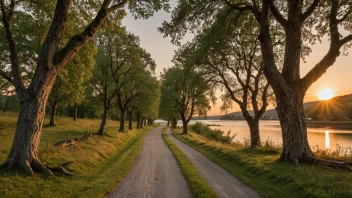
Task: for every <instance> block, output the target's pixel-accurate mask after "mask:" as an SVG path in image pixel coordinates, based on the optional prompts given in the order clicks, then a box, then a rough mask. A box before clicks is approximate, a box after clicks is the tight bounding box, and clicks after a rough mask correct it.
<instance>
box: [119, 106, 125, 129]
mask: <svg viewBox="0 0 352 198" xmlns="http://www.w3.org/2000/svg"><path fill="white" fill-rule="evenodd" d="M125 115H126V110H125V109H121V116H120V129H119V132H124V131H125Z"/></svg>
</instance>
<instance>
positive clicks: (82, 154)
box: [0, 113, 150, 197]
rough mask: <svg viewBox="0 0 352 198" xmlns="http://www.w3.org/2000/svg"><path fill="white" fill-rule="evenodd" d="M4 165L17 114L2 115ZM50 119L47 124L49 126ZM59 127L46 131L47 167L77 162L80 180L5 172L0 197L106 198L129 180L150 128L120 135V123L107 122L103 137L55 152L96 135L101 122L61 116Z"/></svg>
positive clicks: (1, 158) (1, 173) (0, 154)
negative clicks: (69, 142) (61, 142)
mask: <svg viewBox="0 0 352 198" xmlns="http://www.w3.org/2000/svg"><path fill="white" fill-rule="evenodd" d="M0 118H1V119H0V140H1V146H0V162H3V161H4V160H5V159H6V157H7V155H8V153H9V150H10V148H11V144H12V140H13V136H14V131H15V126H16V119H17V114H13V113H0ZM48 122H49V120H48V119H46V120H45V123H46V124H47V123H48ZM56 123H57V126H56V127H48V126H45V127H44V128H43V133H42V138H41V144H40V153H39V156H40V158H41V160H42V161H43V162H44V163H46V164H48V165H59V164H62V163H64V162H67V161H71V160H72V161H74V163H73V164H71V165H70V166H69V169H70V170H73V171H74V173H75V175H74V176H73V177H71V178H68V177H56V176H50V177H45V176H41V175H35V176H33V177H27V176H25V175H22V174H21V173H18V172H15V171H12V172H8V171H0V197H78V196H79V197H104V195H106V194H107V193H108V192H110V191H112V190H113V189H114V188H115V187H116V186H117V184H118V183H119V182H120V181H121V180H122V179H123V177H124V176H126V175H127V173H128V171H129V170H130V168H131V167H132V165H133V163H134V162H135V159H136V157H137V156H138V154H139V152H140V149H141V147H142V143H143V138H144V136H145V134H146V133H147V132H148V131H149V130H150V128H145V129H143V130H132V131H128V132H126V133H119V132H117V131H118V122H115V121H108V123H107V127H106V132H107V134H108V135H106V136H104V137H92V138H89V139H88V140H86V141H83V142H80V143H79V144H77V145H74V146H69V147H66V148H58V147H53V146H52V145H53V144H55V143H56V142H57V141H59V140H65V139H70V138H74V137H81V136H83V135H85V134H86V132H87V131H90V130H92V131H93V132H96V131H97V129H98V127H99V124H100V120H86V119H79V120H78V121H76V122H74V121H72V118H64V117H57V121H56Z"/></svg>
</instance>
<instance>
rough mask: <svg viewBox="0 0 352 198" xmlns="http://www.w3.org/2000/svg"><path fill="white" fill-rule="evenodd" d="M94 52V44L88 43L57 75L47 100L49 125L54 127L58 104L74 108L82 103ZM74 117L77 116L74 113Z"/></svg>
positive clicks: (92, 64)
mask: <svg viewBox="0 0 352 198" xmlns="http://www.w3.org/2000/svg"><path fill="white" fill-rule="evenodd" d="M96 51H97V48H96V45H95V43H93V42H90V43H89V44H88V45H86V46H85V47H84V48H83V49H82V50H81V51H80V52H79V53H78V55H77V56H76V57H75V59H74V60H73V61H72V62H71V63H69V64H68V65H67V67H65V68H64V69H63V71H62V72H61V73H60V74H59V75H58V77H57V79H56V81H55V83H54V85H53V88H52V90H51V92H50V95H49V99H48V101H49V104H50V106H51V116H50V125H55V114H56V111H57V108H58V106H59V103H60V102H65V103H66V104H69V105H75V106H76V105H77V104H81V103H82V102H83V100H84V97H85V94H84V92H85V89H86V86H87V83H86V82H87V81H88V80H89V79H90V78H91V76H92V69H93V66H94V63H95V62H94V55H95V54H96ZM75 115H76V116H77V114H76V113H75ZM76 116H74V117H76Z"/></svg>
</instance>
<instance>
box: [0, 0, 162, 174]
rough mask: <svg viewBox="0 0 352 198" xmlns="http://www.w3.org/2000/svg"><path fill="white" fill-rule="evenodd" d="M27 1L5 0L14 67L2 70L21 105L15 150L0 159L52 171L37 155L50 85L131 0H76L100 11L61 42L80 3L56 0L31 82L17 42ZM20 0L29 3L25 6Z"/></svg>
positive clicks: (140, 11)
mask: <svg viewBox="0 0 352 198" xmlns="http://www.w3.org/2000/svg"><path fill="white" fill-rule="evenodd" d="M28 2H32V1H16V0H10V1H5V0H0V8H1V19H2V25H3V28H4V29H5V35H6V41H7V43H8V46H9V48H8V49H9V50H8V52H9V56H10V62H9V65H10V69H7V70H4V69H1V70H0V75H1V76H2V77H3V78H5V79H6V80H7V81H9V82H10V83H12V84H13V86H14V88H15V90H16V93H17V96H18V98H19V102H20V109H21V110H20V113H19V118H18V123H17V128H16V133H15V138H14V142H13V145H12V148H11V151H10V154H9V156H8V159H7V160H6V161H5V162H4V163H3V164H2V165H0V168H3V167H9V168H12V167H14V166H18V167H20V168H21V169H23V170H24V171H25V172H27V173H28V174H30V175H33V174H34V172H33V170H37V171H39V172H44V173H47V174H53V173H52V171H51V170H50V169H49V168H48V167H46V166H45V165H43V163H42V162H41V161H40V159H39V157H38V151H39V142H40V136H41V132H42V126H43V119H44V115H45V106H46V102H47V100H48V96H49V93H50V91H51V88H52V86H53V84H54V82H55V79H56V77H57V75H58V74H59V72H60V71H61V70H62V69H63V68H64V67H65V66H66V65H67V64H68V63H69V62H70V61H71V60H73V58H74V57H75V56H76V55H77V53H78V52H79V50H80V49H81V48H82V47H83V46H85V45H86V44H87V42H88V41H90V40H91V39H92V37H93V36H94V35H95V34H96V33H97V31H98V30H99V29H100V27H101V25H102V23H103V21H104V19H105V18H107V16H109V14H110V13H112V12H116V11H117V12H123V9H124V7H125V6H126V4H127V3H128V0H121V1H112V0H101V1H99V2H95V1H88V3H93V4H92V5H88V4H87V2H86V1H80V0H78V1H74V2H75V3H77V2H78V4H77V5H79V6H77V7H76V8H80V6H82V5H86V6H85V8H86V9H89V8H91V9H90V10H87V13H89V12H90V13H94V14H95V17H93V18H91V17H87V20H86V21H89V20H91V21H89V22H87V23H83V25H82V27H81V28H80V29H81V32H80V33H78V34H76V35H74V36H72V37H71V38H70V39H68V42H67V43H66V44H63V43H62V41H63V39H62V38H63V37H62V35H63V32H64V30H65V25H66V22H67V18H68V17H69V13H75V12H76V9H70V7H71V0H58V1H56V5H55V11H54V14H53V17H51V18H52V21H51V23H50V24H51V25H50V28H49V30H48V31H47V34H46V35H45V39H44V42H43V45H42V46H41V49H40V52H39V55H38V58H37V59H38V61H37V64H36V67H35V69H34V75H33V77H32V78H30V82H28V84H26V82H25V81H24V78H23V76H22V72H21V65H22V64H21V63H22V62H20V60H21V59H20V54H19V51H18V48H17V43H18V42H16V40H19V39H18V37H15V34H14V29H13V26H12V20H13V19H14V15H15V13H17V10H21V9H23V8H24V7H27V6H25V5H24V4H26V3H28ZM21 3H23V5H24V6H21ZM43 3H44V2H43ZM38 5H39V4H38ZM40 5H41V4H40ZM75 5H76V4H75ZM163 7H165V6H164V1H163V0H152V1H143V0H131V1H130V4H129V8H130V10H131V11H132V12H133V13H135V15H136V16H137V17H144V18H146V17H148V16H150V15H152V14H153V12H154V10H158V9H161V8H163ZM35 8H37V7H36V6H34V8H33V9H31V12H28V13H34V14H33V15H35V13H36V11H37V9H35ZM96 8H97V9H96ZM78 10H79V9H78ZM110 16H111V15H110Z"/></svg>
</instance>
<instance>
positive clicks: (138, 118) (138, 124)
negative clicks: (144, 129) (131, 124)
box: [137, 113, 141, 129]
mask: <svg viewBox="0 0 352 198" xmlns="http://www.w3.org/2000/svg"><path fill="white" fill-rule="evenodd" d="M140 120H141V116H140V115H139V113H137V129H140V128H141V127H140Z"/></svg>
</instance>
